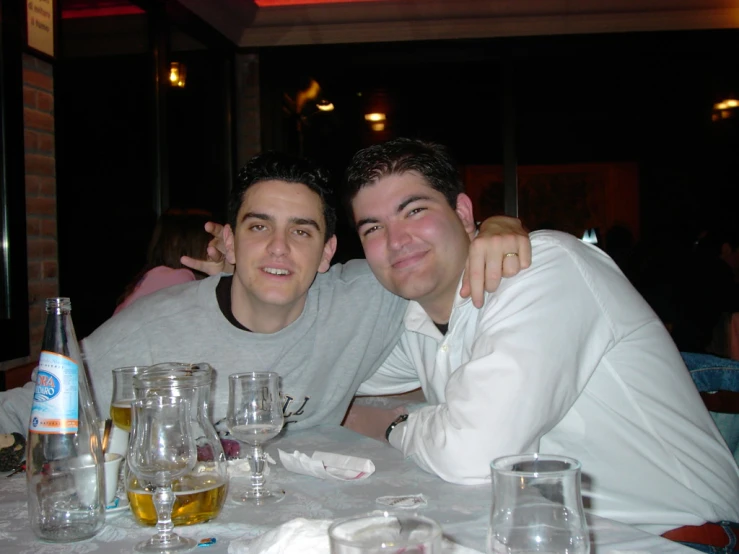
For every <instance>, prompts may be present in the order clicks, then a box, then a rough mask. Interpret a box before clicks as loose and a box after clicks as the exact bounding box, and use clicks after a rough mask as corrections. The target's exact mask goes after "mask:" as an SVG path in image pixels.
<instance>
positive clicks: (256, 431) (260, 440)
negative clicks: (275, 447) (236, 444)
mask: <svg viewBox="0 0 739 554" xmlns="http://www.w3.org/2000/svg"><path fill="white" fill-rule="evenodd" d="M227 419H228V425H229V428H230V431H231V435H233V437H234V438H236V439H237V440H239V441H241V442H245V443H246V444H248V445H249V446H251V447H252V452H251V455H250V456H249V462H250V464H251V471H252V475H251V489H249V490H247V491H244V492H241V493H239V492H237V493H236V494H235V495H234V496H233V499H234V500H236V501H237V502H253V503H254V504H257V505H261V504H266V503H273V502H278V501H279V500H282V498H283V497H284V496H285V491H283V490H281V489H276V488H268V487H267V486H265V477H264V450H263V448H262V445H263V444H264V443H265V442H267V441H270V440H272V439H273V438H275V437H276V436H277V435H279V434H280V430H281V429H282V425H283V424H284V417H283V415H282V401H281V398H280V376H279V375H278V374H277V373H273V372H265V373H254V372H251V373H235V374H233V375H229V378H228V412H227Z"/></svg>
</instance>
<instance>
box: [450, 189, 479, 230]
mask: <svg viewBox="0 0 739 554" xmlns="http://www.w3.org/2000/svg"><path fill="white" fill-rule="evenodd" d="M455 211H456V212H457V217H459V220H460V221H461V222H462V226H463V227H464V230H465V231H466V232H467V234H468V235H469V236H470V239H473V238H474V237H475V231H476V230H477V226H476V225H475V217H474V214H473V213H472V212H473V210H472V200H470V197H469V196H467V195H466V194H465V193H463V192H462V193H460V194H459V196H457V208H456V209H455Z"/></svg>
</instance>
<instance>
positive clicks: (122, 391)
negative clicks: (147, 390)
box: [110, 366, 147, 433]
mask: <svg viewBox="0 0 739 554" xmlns="http://www.w3.org/2000/svg"><path fill="white" fill-rule="evenodd" d="M146 367H147V366H129V367H118V368H116V369H114V370H113V398H111V400H110V419H112V420H113V424H114V425H115V426H116V427H119V428H121V429H123V430H124V431H126V432H128V433H130V432H131V403H132V402H133V401H134V398H135V397H134V394H133V378H134V376H136V375H138V374H139V373H140V372H141V371H143V370H144V369H146Z"/></svg>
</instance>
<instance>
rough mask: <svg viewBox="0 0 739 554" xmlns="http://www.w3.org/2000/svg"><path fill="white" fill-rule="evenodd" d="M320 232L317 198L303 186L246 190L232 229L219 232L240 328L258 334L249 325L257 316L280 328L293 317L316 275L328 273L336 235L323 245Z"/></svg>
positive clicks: (266, 184) (277, 184)
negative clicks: (231, 269)
mask: <svg viewBox="0 0 739 554" xmlns="http://www.w3.org/2000/svg"><path fill="white" fill-rule="evenodd" d="M325 233H326V222H325V220H324V215H323V206H322V204H321V198H320V197H319V196H318V194H316V193H315V192H313V191H312V190H310V189H309V188H308V187H306V186H305V185H302V184H300V183H289V182H286V181H277V180H271V181H261V182H258V183H255V184H254V185H252V186H250V187H249V188H248V189H247V190H246V192H245V193H244V196H243V201H242V203H241V208H240V209H239V213H238V216H237V219H236V229H235V230H231V229H230V227H228V226H227V229H226V231H225V232H224V238H225V242H226V257H227V260H228V261H229V263H232V264H233V265H234V266H235V268H234V286H233V287H232V292H231V299H232V309H233V313H234V315H235V316H236V318H237V319H238V320H239V321H240V322H241V323H242V324H244V325H246V326H247V327H248V328H250V329H252V330H260V329H259V325H258V324H257V323H255V321H258V320H259V319H262V318H264V319H266V318H270V317H276V318H281V319H283V320H284V324H285V325H287V324H289V323H291V322H292V321H294V320H295V319H297V317H298V316H299V315H300V314H301V312H302V310H303V306H304V305H305V299H306V297H307V295H308V289H309V288H310V285H311V283H312V282H313V280H314V279H315V277H316V273H317V272H325V271H327V270H328V268H329V264H330V262H331V258H332V257H333V255H334V252H335V250H336V237H335V236H334V237H331V238H330V239H329V240H328V241H327V242H325V241H324V237H325ZM244 314H246V315H244ZM240 316H241V317H240ZM243 319H246V320H247V321H244V320H243Z"/></svg>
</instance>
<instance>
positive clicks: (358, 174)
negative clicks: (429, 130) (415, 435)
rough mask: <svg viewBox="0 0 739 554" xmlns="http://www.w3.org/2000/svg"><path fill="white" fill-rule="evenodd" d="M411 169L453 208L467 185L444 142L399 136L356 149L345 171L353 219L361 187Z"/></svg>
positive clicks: (348, 201) (348, 202) (348, 200)
mask: <svg viewBox="0 0 739 554" xmlns="http://www.w3.org/2000/svg"><path fill="white" fill-rule="evenodd" d="M408 171H415V172H416V173H418V174H420V175H421V176H422V177H423V178H424V180H425V181H426V182H427V183H428V185H429V186H430V187H431V188H432V189H434V190H437V191H439V192H440V193H442V194H443V195H444V198H446V201H447V202H448V203H449V205H450V206H451V207H452V208H453V209H454V208H456V207H457V197H458V196H459V195H460V194H461V193H463V192H464V184H463V183H462V179H461V177H460V176H459V171H458V170H457V165H456V164H455V163H454V160H453V159H452V156H451V154H449V151H448V150H447V149H446V148H445V147H444V146H442V145H440V144H436V143H433V142H426V141H422V140H418V139H410V138H398V139H394V140H391V141H388V142H385V143H383V144H375V145H373V146H370V147H368V148H365V149H363V150H360V151H359V152H357V153H356V154H355V155H354V157H353V158H352V161H351V162H350V163H349V167H348V168H347V170H346V186H345V189H344V193H345V195H344V199H345V202H346V207H347V210H348V213H349V215H350V219H351V221H352V222H353V221H354V210H353V209H352V205H351V203H352V200H354V197H355V196H356V195H357V194H358V193H359V191H360V190H361V189H363V188H364V187H366V186H368V185H372V184H374V183H376V182H377V181H379V180H380V179H383V178H384V177H387V176H389V175H402V174H403V173H407V172H408Z"/></svg>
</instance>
